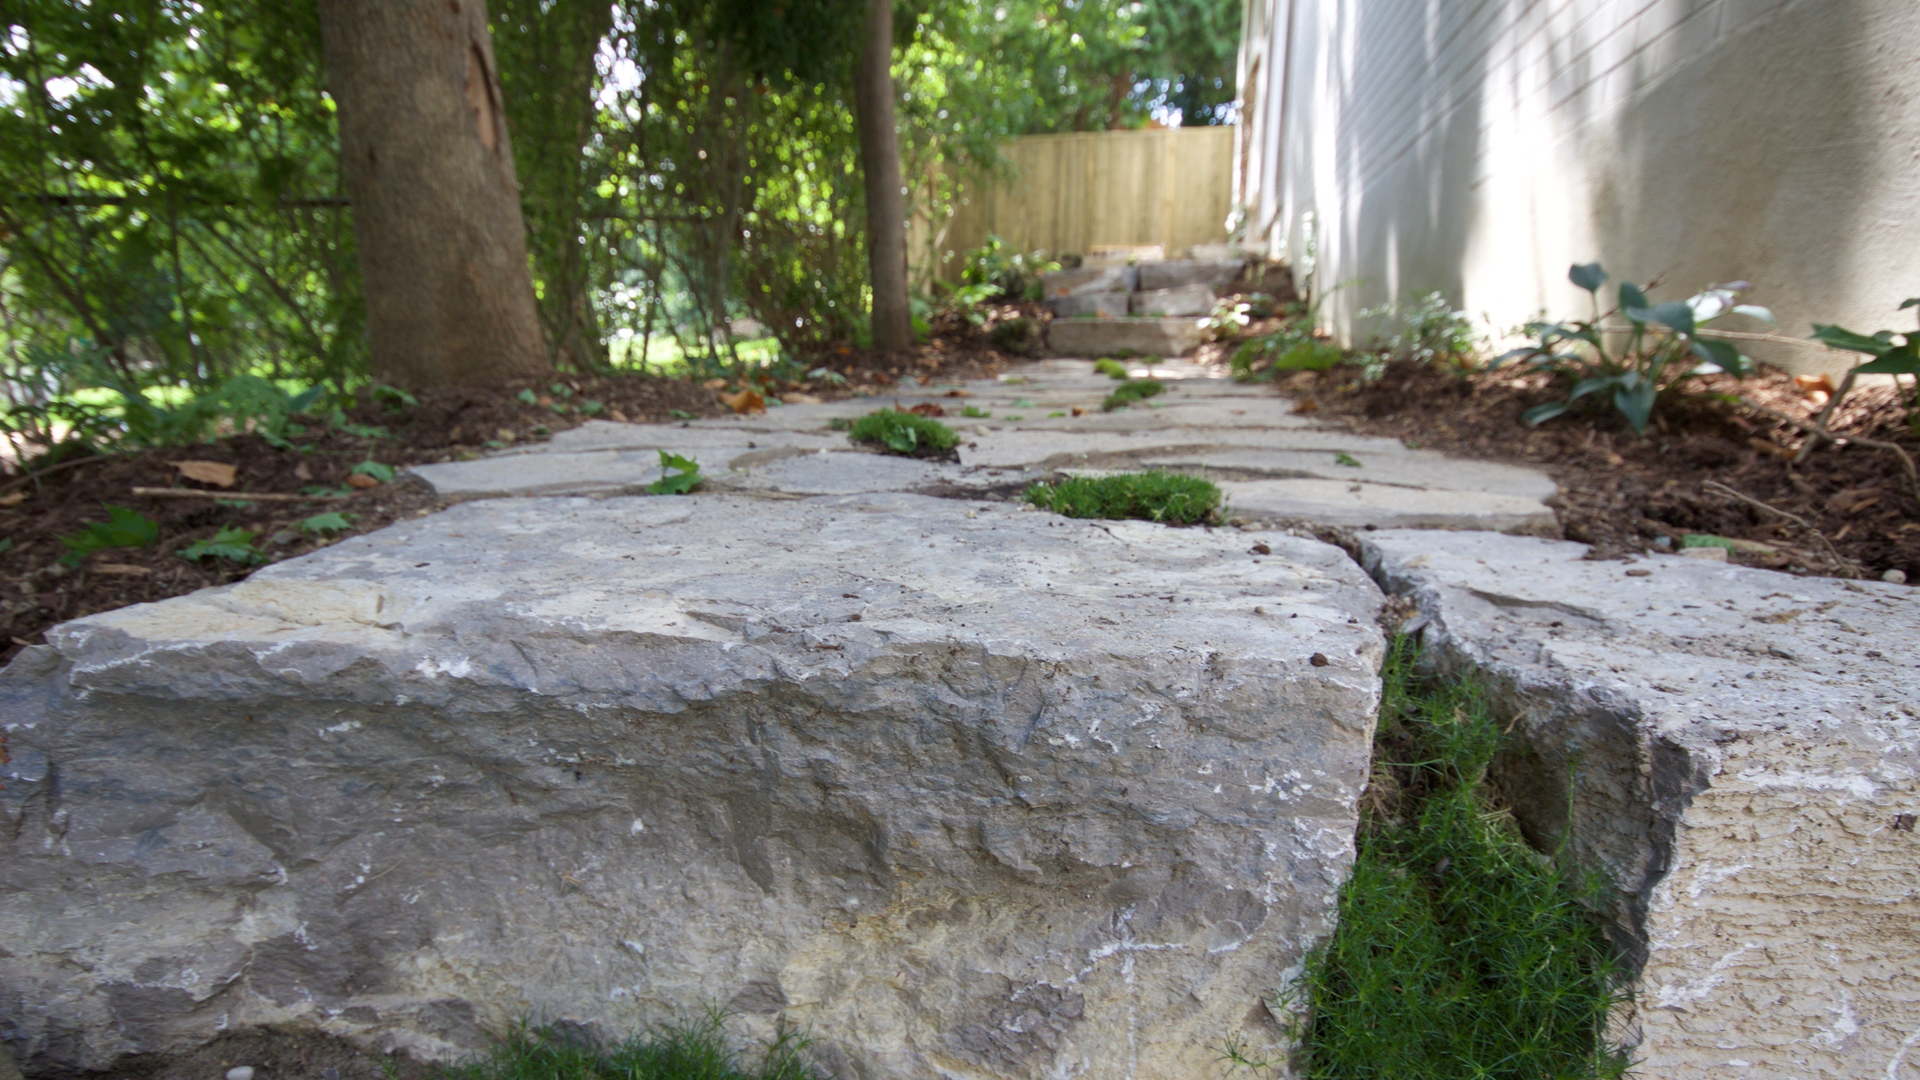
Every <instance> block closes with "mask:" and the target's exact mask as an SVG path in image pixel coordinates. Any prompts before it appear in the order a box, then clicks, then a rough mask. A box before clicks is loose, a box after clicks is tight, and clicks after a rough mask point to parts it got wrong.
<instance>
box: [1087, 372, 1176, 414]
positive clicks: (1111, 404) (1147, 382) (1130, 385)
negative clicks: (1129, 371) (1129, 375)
mask: <svg viewBox="0 0 1920 1080" xmlns="http://www.w3.org/2000/svg"><path fill="white" fill-rule="evenodd" d="M1166 389H1167V384H1166V383H1163V382H1161V381H1160V380H1159V379H1128V380H1127V381H1126V382H1123V383H1121V384H1120V385H1119V386H1116V387H1114V390H1113V393H1111V394H1108V395H1107V400H1105V401H1103V402H1101V403H1100V407H1101V408H1102V409H1104V410H1106V411H1107V412H1112V411H1113V410H1115V409H1124V408H1126V407H1127V406H1129V405H1132V404H1134V403H1135V402H1140V401H1145V400H1147V399H1148V398H1150V397H1159V396H1160V395H1161V394H1163V393H1165V392H1166Z"/></svg>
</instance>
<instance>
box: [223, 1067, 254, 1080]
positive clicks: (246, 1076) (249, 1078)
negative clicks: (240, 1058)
mask: <svg viewBox="0 0 1920 1080" xmlns="http://www.w3.org/2000/svg"><path fill="white" fill-rule="evenodd" d="M227 1080H253V1066H251V1065H235V1066H234V1067H233V1068H231V1069H228V1070H227Z"/></svg>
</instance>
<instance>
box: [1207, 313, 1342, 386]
mask: <svg viewBox="0 0 1920 1080" xmlns="http://www.w3.org/2000/svg"><path fill="white" fill-rule="evenodd" d="M1346 358H1347V354H1346V351H1345V350H1343V349H1341V348H1340V346H1338V345H1335V344H1333V343H1332V342H1330V341H1321V340H1320V339H1318V338H1316V337H1314V336H1313V333H1312V331H1311V330H1310V329H1309V328H1308V327H1307V326H1306V325H1305V324H1300V323H1290V324H1288V325H1286V326H1283V327H1281V328H1280V329H1278V330H1275V331H1274V332H1273V333H1271V334H1263V335H1261V336H1259V337H1257V338H1253V339H1251V340H1249V341H1247V342H1246V343H1245V344H1243V345H1241V346H1240V347H1239V348H1238V349H1235V350H1234V351H1233V356H1232V357H1231V358H1230V359H1229V360H1228V361H1227V366H1228V368H1229V370H1231V371H1232V372H1233V377H1234V378H1236V379H1238V380H1240V381H1241V382H1255V381H1258V380H1262V379H1271V378H1273V377H1274V376H1275V375H1278V374H1280V373H1281V372H1283V371H1326V370H1328V369H1330V368H1332V367H1334V366H1335V365H1337V364H1339V363H1340V362H1341V361H1343V360H1345V359H1346Z"/></svg>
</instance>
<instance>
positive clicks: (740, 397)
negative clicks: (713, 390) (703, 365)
mask: <svg viewBox="0 0 1920 1080" xmlns="http://www.w3.org/2000/svg"><path fill="white" fill-rule="evenodd" d="M720 400H721V402H722V403H724V404H725V405H726V407H727V408H729V409H732V410H733V411H734V412H737V413H740V414H742V415H745V414H746V413H758V412H766V411H767V399H766V398H764V397H761V396H760V391H758V390H755V389H753V388H752V387H748V388H747V389H745V390H742V391H740V392H739V393H737V394H721V395H720Z"/></svg>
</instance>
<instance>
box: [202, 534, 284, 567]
mask: <svg viewBox="0 0 1920 1080" xmlns="http://www.w3.org/2000/svg"><path fill="white" fill-rule="evenodd" d="M209 556H211V557H213V558H216V559H226V560H228V561H229V562H237V563H240V564H241V565H243V566H250V565H252V564H254V563H263V562H266V561H267V557H266V556H265V555H262V554H260V553H259V552H258V551H255V550H254V548H253V533H252V532H251V531H250V530H247V529H234V528H226V529H221V530H220V531H219V532H217V533H215V534H214V535H213V539H211V540H196V541H194V542H193V543H191V544H188V545H187V546H186V547H184V548H182V549H181V550H180V557H181V558H184V559H192V560H193V561H195V562H199V561H200V560H201V559H204V558H207V557H209Z"/></svg>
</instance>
